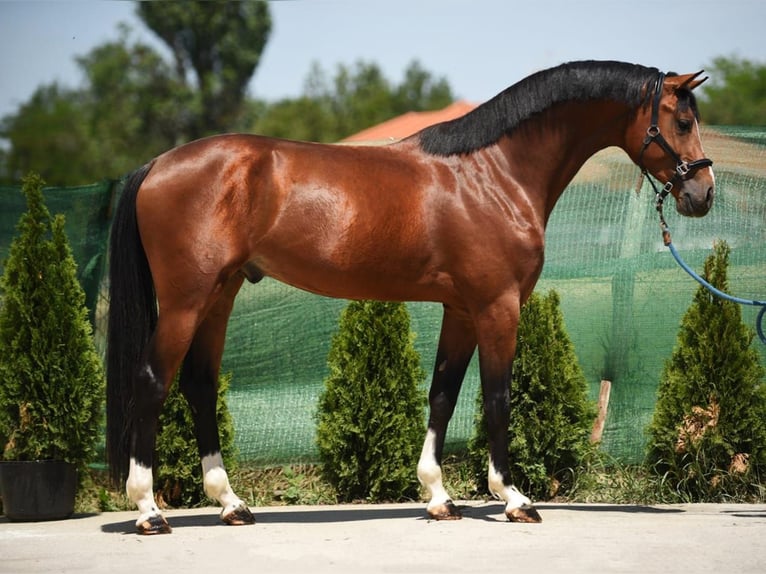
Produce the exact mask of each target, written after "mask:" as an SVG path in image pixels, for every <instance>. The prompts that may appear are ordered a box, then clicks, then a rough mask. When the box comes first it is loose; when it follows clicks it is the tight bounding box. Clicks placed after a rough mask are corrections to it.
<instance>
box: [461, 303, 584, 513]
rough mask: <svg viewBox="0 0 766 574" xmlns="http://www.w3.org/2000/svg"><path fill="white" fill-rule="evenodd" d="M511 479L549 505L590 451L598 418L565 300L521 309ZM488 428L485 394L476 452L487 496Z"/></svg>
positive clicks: (472, 455)
mask: <svg viewBox="0 0 766 574" xmlns="http://www.w3.org/2000/svg"><path fill="white" fill-rule="evenodd" d="M509 391H510V407H511V418H510V423H509V426H508V441H509V454H510V462H511V469H510V470H511V477H512V479H513V483H514V484H515V485H516V486H517V487H519V488H520V489H521V490H522V492H525V493H526V494H528V495H531V496H532V497H533V498H536V499H547V498H550V497H552V496H553V495H555V494H558V493H562V492H564V491H566V489H567V488H569V487H570V486H571V482H572V479H573V472H574V471H576V469H577V467H578V466H579V465H580V463H581V461H582V459H583V457H584V456H585V454H586V453H587V452H588V451H589V445H590V441H589V436H590V430H591V426H592V424H593V419H594V417H595V414H596V411H595V406H594V404H593V403H592V402H590V401H589V400H588V397H587V393H588V388H587V382H586V380H585V376H584V374H583V372H582V369H581V368H580V364H579V363H578V361H577V356H576V355H575V352H574V346H573V345H572V342H571V340H570V338H569V335H568V334H567V332H566V328H565V326H564V318H563V315H562V314H561V311H560V309H559V296H558V294H557V293H556V292H555V291H553V290H551V291H549V292H548V294H547V295H545V296H540V295H538V294H537V293H533V294H532V296H531V297H530V298H529V300H528V301H527V302H526V304H525V305H524V306H523V307H522V309H521V316H520V319H519V331H518V343H517V346H516V358H515V360H514V363H513V377H512V380H511V382H510V386H509ZM487 451H488V449H487V424H486V418H485V416H484V408H483V402H482V394H481V392H480V393H479V396H478V398H477V404H476V415H475V424H474V434H473V436H472V438H471V439H470V441H469V444H468V455H469V460H470V464H471V467H472V469H473V472H474V475H475V477H476V480H477V484H479V485H480V488H482V487H483V488H484V489H486V477H487V460H488V452H487Z"/></svg>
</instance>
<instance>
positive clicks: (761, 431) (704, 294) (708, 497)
mask: <svg viewBox="0 0 766 574" xmlns="http://www.w3.org/2000/svg"><path fill="white" fill-rule="evenodd" d="M729 253H730V249H729V246H728V245H727V244H726V243H725V242H723V241H721V242H718V243H717V244H716V245H715V247H714V250H713V253H712V254H711V255H710V256H709V257H708V258H707V260H706V261H705V264H704V271H703V276H704V278H705V279H706V280H707V281H708V282H709V283H710V284H712V285H713V286H714V287H716V288H718V289H720V290H722V291H724V292H726V291H728V287H729V284H728V277H727V275H728V265H729ZM753 337H754V333H753V331H752V330H751V329H750V328H748V327H747V326H746V325H745V324H744V323H743V322H742V315H741V309H740V306H739V305H737V304H736V303H733V302H730V301H726V300H724V299H720V298H717V297H715V296H714V295H712V294H711V293H710V292H709V291H708V290H706V289H705V288H704V287H702V286H700V287H699V288H698V289H697V291H696V293H695V295H694V300H693V301H692V304H691V306H690V307H689V309H688V310H687V311H686V314H685V315H684V316H683V318H682V319H681V326H680V329H679V333H678V338H677V341H676V345H675V347H674V349H673V353H672V355H671V357H670V358H669V359H668V360H667V361H666V363H665V367H664V369H663V372H662V377H661V380H660V385H659V389H658V397H657V403H656V406H655V411H654V416H653V419H652V422H651V424H650V425H649V428H648V434H649V440H648V443H647V459H646V461H647V464H648V466H649V468H650V469H651V471H652V472H654V473H656V474H657V475H659V476H660V477H661V478H662V481H663V484H664V485H665V486H666V487H667V489H668V490H670V492H672V493H673V494H675V495H677V496H678V497H679V498H680V499H681V500H686V501H710V502H715V501H722V500H726V499H729V498H730V497H732V496H737V497H747V496H748V495H757V494H758V493H759V490H760V488H761V487H760V486H759V483H760V481H761V480H762V479H763V478H764V470H765V469H766V385H765V384H764V383H765V381H764V376H765V375H764V368H763V367H762V366H761V365H760V363H759V359H758V353H757V352H756V350H755V349H754V348H753V347H752V346H751V343H752V341H753Z"/></svg>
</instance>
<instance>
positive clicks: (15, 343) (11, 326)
mask: <svg viewBox="0 0 766 574" xmlns="http://www.w3.org/2000/svg"><path fill="white" fill-rule="evenodd" d="M42 187H43V181H42V179H41V178H40V177H39V176H37V175H30V176H27V177H26V178H25V179H24V187H23V191H24V193H25V194H26V197H27V206H28V208H27V211H26V212H25V213H24V214H23V215H22V218H21V220H20V221H19V225H18V236H17V237H16V238H15V239H14V240H13V243H12V244H11V247H10V251H9V255H8V259H7V260H6V262H5V264H4V269H3V276H2V280H0V291H1V293H2V307H0V440H2V444H1V445H0V446H2V450H1V451H0V452H1V453H2V455H3V457H4V458H5V459H9V460H46V459H56V460H66V461H68V462H71V463H73V464H76V465H77V466H78V467H79V468H80V470H85V468H86V465H87V464H88V463H89V462H91V461H92V460H93V458H94V456H95V448H96V440H97V438H98V436H99V430H100V423H101V416H102V410H103V395H104V375H103V371H102V367H101V360H100V358H99V355H98V353H97V352H96V349H95V345H94V342H93V339H92V332H91V326H90V322H89V321H88V311H87V309H86V307H85V294H84V292H83V290H82V288H81V287H80V284H79V283H78V281H77V277H76V264H75V261H74V258H73V257H72V252H71V249H70V247H69V243H68V241H67V238H66V235H65V233H64V218H63V216H61V215H58V216H56V217H55V218H52V217H51V215H50V213H49V212H48V209H47V208H46V206H45V202H44V198H43V194H42Z"/></svg>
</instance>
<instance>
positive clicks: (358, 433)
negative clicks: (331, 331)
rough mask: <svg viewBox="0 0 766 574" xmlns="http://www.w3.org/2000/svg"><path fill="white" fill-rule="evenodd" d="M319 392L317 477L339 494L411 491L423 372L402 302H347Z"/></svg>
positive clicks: (420, 431) (373, 496)
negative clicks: (320, 476) (321, 476)
mask: <svg viewBox="0 0 766 574" xmlns="http://www.w3.org/2000/svg"><path fill="white" fill-rule="evenodd" d="M328 365H329V370H330V374H329V375H328V377H327V379H326V380H325V387H324V391H323V392H322V394H321V396H320V398H319V406H318V413H317V445H318V448H319V455H320V459H321V462H322V474H323V476H324V478H325V479H326V480H327V481H328V482H329V483H330V484H331V485H332V486H333V487H335V489H336V490H337V493H338V497H339V498H340V499H341V500H346V501H350V500H357V499H367V500H370V501H383V500H400V499H403V498H406V497H414V496H417V493H418V483H417V478H416V475H415V467H416V465H417V458H418V455H419V453H420V444H421V442H422V440H423V436H424V433H425V420H424V407H425V392H424V390H423V388H422V383H423V379H424V377H425V373H424V372H423V370H422V369H421V367H420V359H419V356H418V353H417V351H416V350H415V348H414V346H413V334H412V333H411V331H410V318H409V313H408V312H407V307H406V306H405V305H404V304H403V303H386V302H378V301H352V302H350V303H349V305H348V306H347V307H346V309H344V311H343V312H342V314H341V317H340V323H339V330H338V332H337V333H336V334H335V336H334V337H333V340H332V344H331V347H330V351H329V355H328Z"/></svg>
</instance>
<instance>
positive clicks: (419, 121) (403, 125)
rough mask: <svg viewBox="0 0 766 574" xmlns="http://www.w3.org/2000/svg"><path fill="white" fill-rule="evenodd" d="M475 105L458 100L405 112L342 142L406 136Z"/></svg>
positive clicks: (471, 108) (461, 114) (372, 140)
mask: <svg viewBox="0 0 766 574" xmlns="http://www.w3.org/2000/svg"><path fill="white" fill-rule="evenodd" d="M475 107H476V104H472V103H469V102H466V101H464V100H458V101H457V102H453V103H451V104H450V105H448V106H447V107H446V108H442V109H441V110H434V111H430V112H407V113H406V114H403V115H401V116H397V117H395V118H391V119H390V120H387V121H385V122H383V123H381V124H378V125H376V126H372V127H369V128H367V129H365V130H362V131H360V132H358V133H355V134H353V135H350V136H348V137H347V138H345V139H343V140H342V142H343V143H352V142H354V143H359V142H374V141H378V142H379V141H390V140H398V139H402V138H406V137H408V136H411V135H412V134H414V133H417V132H419V131H420V130H422V129H424V128H427V127H428V126H432V125H434V124H438V123H441V122H446V121H448V120H454V119H455V118H459V117H460V116H463V115H465V114H467V113H468V112H470V111H471V110H473V109H474V108H475Z"/></svg>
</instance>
